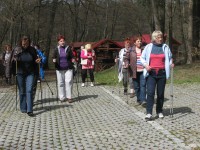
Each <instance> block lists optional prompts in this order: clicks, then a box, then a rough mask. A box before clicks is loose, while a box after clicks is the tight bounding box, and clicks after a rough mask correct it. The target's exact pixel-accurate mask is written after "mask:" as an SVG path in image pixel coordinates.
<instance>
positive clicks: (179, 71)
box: [95, 63, 200, 85]
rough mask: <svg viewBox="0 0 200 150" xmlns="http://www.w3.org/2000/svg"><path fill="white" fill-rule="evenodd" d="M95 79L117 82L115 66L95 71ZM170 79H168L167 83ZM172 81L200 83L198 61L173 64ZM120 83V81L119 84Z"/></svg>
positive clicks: (176, 82) (109, 82)
mask: <svg viewBox="0 0 200 150" xmlns="http://www.w3.org/2000/svg"><path fill="white" fill-rule="evenodd" d="M95 81H96V83H98V84H103V85H116V84H118V74H117V69H116V67H115V66H114V67H111V68H109V69H107V70H104V71H101V72H97V73H95ZM169 82H170V79H169V80H168V83H169ZM174 83H175V84H184V83H200V63H193V64H192V65H181V66H175V68H174ZM121 84H122V83H120V85H121Z"/></svg>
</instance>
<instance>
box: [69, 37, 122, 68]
mask: <svg viewBox="0 0 200 150" xmlns="http://www.w3.org/2000/svg"><path fill="white" fill-rule="evenodd" d="M86 44H92V48H93V50H94V51H95V54H96V61H95V71H102V70H105V69H108V68H110V67H112V66H113V65H114V64H115V57H116V55H118V53H119V51H120V49H122V48H123V47H124V42H116V41H113V40H110V39H102V40H100V41H98V42H74V43H71V44H70V45H71V46H72V47H73V48H74V49H75V50H77V51H78V52H79V50H80V47H81V46H84V45H86Z"/></svg>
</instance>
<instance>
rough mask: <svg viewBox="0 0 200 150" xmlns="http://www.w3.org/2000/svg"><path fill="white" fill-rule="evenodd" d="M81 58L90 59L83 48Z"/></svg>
mask: <svg viewBox="0 0 200 150" xmlns="http://www.w3.org/2000/svg"><path fill="white" fill-rule="evenodd" d="M81 58H82V59H88V56H85V51H84V50H81Z"/></svg>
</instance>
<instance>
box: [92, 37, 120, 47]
mask: <svg viewBox="0 0 200 150" xmlns="http://www.w3.org/2000/svg"><path fill="white" fill-rule="evenodd" d="M106 42H110V43H113V44H115V45H117V46H118V47H120V48H123V47H124V44H123V45H121V42H116V41H113V40H110V39H102V40H100V41H98V42H96V43H94V44H93V45H92V48H93V49H94V48H97V47H98V46H100V45H102V44H104V43H106Z"/></svg>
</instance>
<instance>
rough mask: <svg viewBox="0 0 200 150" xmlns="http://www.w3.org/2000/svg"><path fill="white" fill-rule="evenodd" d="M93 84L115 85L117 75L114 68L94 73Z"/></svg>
mask: <svg viewBox="0 0 200 150" xmlns="http://www.w3.org/2000/svg"><path fill="white" fill-rule="evenodd" d="M95 82H96V83H97V84H101V85H117V84H118V73H117V68H116V66H113V67H111V68H109V69H106V70H104V71H101V72H97V73H95ZM120 84H121V83H120Z"/></svg>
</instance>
